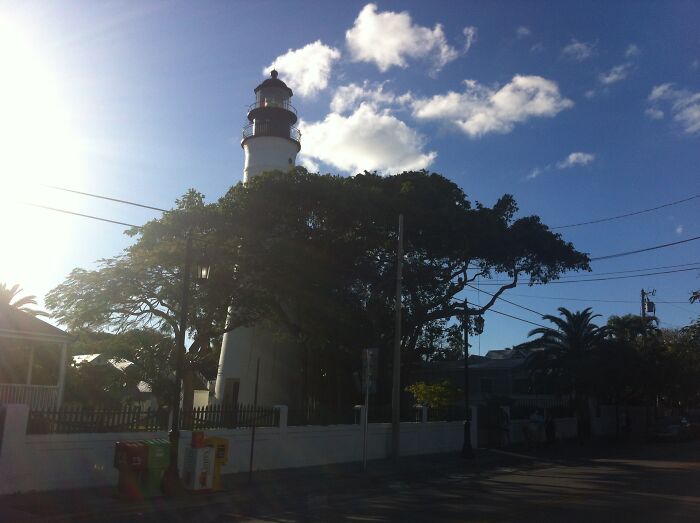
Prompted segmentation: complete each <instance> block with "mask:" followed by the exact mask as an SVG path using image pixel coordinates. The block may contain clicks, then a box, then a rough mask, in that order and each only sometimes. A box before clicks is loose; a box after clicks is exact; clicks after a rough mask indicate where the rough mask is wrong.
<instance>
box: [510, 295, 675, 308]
mask: <svg viewBox="0 0 700 523" xmlns="http://www.w3.org/2000/svg"><path fill="white" fill-rule="evenodd" d="M508 295H509V296H517V297H520V298H530V299H535V300H558V301H582V302H599V303H634V304H637V305H639V300H608V299H604V298H567V297H561V296H535V295H534V294H514V293H508ZM654 303H665V304H669V305H671V304H674V303H676V304H678V305H683V304H686V305H688V302H687V301H659V300H654Z"/></svg>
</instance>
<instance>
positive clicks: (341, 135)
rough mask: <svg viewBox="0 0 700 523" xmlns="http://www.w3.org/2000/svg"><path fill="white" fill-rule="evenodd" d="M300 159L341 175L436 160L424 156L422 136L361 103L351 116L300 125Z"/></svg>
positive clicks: (386, 170) (419, 165)
mask: <svg viewBox="0 0 700 523" xmlns="http://www.w3.org/2000/svg"><path fill="white" fill-rule="evenodd" d="M299 127H300V129H301V132H302V134H303V136H304V148H303V149H302V153H303V154H302V161H303V158H304V157H306V158H311V159H312V161H321V162H324V163H326V164H328V165H332V166H334V167H336V168H338V169H340V170H342V171H344V172H348V173H356V172H359V171H364V170H368V171H374V170H376V171H380V172H382V173H396V172H401V171H405V170H412V169H424V168H427V167H428V166H429V165H430V164H431V163H432V162H433V161H434V160H435V158H436V157H437V153H435V152H432V151H431V152H425V151H424V149H425V145H426V140H425V137H423V135H421V134H420V133H418V132H417V131H415V130H414V129H411V128H410V127H408V126H407V125H406V124H405V123H404V122H402V121H401V120H399V119H398V118H396V117H395V116H393V115H392V114H391V112H390V111H389V110H388V109H385V110H382V111H378V110H377V109H376V108H375V107H373V106H372V105H371V104H368V103H363V104H361V105H360V107H358V108H357V110H355V111H354V112H353V113H352V114H350V115H348V116H343V115H341V114H338V113H330V114H328V115H326V117H325V118H324V119H323V120H321V121H318V122H304V121H302V122H300V124H299Z"/></svg>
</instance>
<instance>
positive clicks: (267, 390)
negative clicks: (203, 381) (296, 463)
mask: <svg viewBox="0 0 700 523" xmlns="http://www.w3.org/2000/svg"><path fill="white" fill-rule="evenodd" d="M292 95H293V93H292V90H291V89H290V88H289V87H287V84H285V83H284V82H283V81H282V80H280V79H279V78H278V74H277V71H275V70H273V71H271V72H270V78H267V79H266V80H265V81H263V82H262V83H261V84H260V85H258V86H257V87H256V88H255V102H254V103H253V104H251V105H250V107H248V122H247V124H246V126H245V127H244V128H243V138H242V140H241V147H242V148H243V151H244V152H245V164H244V167H243V182H244V183H247V182H248V181H249V180H250V179H251V178H253V177H255V176H258V175H260V174H262V173H264V172H269V171H282V172H288V171H291V170H292V169H293V168H294V166H295V161H296V156H297V153H298V152H299V150H300V149H301V143H300V138H301V133H300V132H299V130H298V129H297V128H296V127H294V124H295V123H296V122H297V112H296V109H294V106H292V104H291V103H290V98H291V97H292ZM271 332H274V329H273V328H271V326H270V325H268V324H266V322H262V323H260V324H256V325H254V326H252V327H241V328H238V329H235V330H234V331H231V332H227V333H226V334H225V335H224V339H223V341H222V345H221V355H220V357H219V368H218V371H217V375H216V388H215V392H214V395H215V401H216V403H218V404H223V405H236V404H238V403H244V404H250V403H253V398H254V395H255V381H256V372H257V363H258V361H260V377H259V387H258V403H259V404H261V405H268V406H269V405H289V406H292V407H293V406H296V405H298V404H299V403H300V401H301V394H302V392H301V391H302V387H301V384H302V378H301V376H302V365H303V362H302V358H301V351H300V349H299V347H297V346H296V345H294V344H293V343H291V342H289V341H284V340H282V339H279V338H277V337H275V336H273V335H272V334H271Z"/></svg>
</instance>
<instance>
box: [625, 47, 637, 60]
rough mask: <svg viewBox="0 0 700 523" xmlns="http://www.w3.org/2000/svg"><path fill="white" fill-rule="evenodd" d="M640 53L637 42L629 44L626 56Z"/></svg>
mask: <svg viewBox="0 0 700 523" xmlns="http://www.w3.org/2000/svg"><path fill="white" fill-rule="evenodd" d="M639 53H640V50H639V47H637V45H636V44H630V45H628V46H627V49H625V58H632V57H634V56H638V55H639Z"/></svg>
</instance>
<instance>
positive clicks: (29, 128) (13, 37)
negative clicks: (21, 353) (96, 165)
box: [0, 14, 81, 287]
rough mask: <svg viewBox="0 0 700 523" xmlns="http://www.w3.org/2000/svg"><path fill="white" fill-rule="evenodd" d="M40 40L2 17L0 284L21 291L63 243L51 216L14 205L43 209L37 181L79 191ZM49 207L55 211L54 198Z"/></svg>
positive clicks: (62, 106) (71, 141) (75, 146)
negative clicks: (47, 255)
mask: <svg viewBox="0 0 700 523" xmlns="http://www.w3.org/2000/svg"><path fill="white" fill-rule="evenodd" d="M40 41H41V39H40V38H39V35H34V34H30V33H29V32H27V31H26V30H24V29H23V28H22V27H21V26H20V25H19V24H18V23H16V22H13V20H11V19H7V18H3V15H2V14H0V187H1V188H2V205H0V220H2V222H0V223H2V232H3V243H4V244H5V245H6V246H7V247H9V248H8V249H4V252H3V255H2V256H1V257H0V281H4V280H8V283H12V282H14V281H17V282H19V283H22V284H23V285H24V286H26V287H31V286H32V282H31V281H26V278H31V277H32V274H33V273H34V274H36V270H37V269H38V267H39V265H38V264H39V263H41V260H45V253H46V252H47V251H48V250H53V252H54V253H57V251H56V248H57V247H58V246H60V245H61V243H62V242H63V243H65V242H66V238H65V237H63V238H62V237H60V235H59V234H56V232H57V231H56V230H55V229H56V227H55V226H53V225H52V223H51V222H52V220H55V216H52V215H50V214H49V213H47V212H46V211H41V210H38V209H34V208H29V207H26V206H23V205H21V204H19V202H22V201H28V202H35V203H42V204H47V203H48V202H47V199H46V198H47V195H46V194H44V193H45V192H46V191H44V190H42V189H41V184H43V183H52V184H55V185H67V186H71V187H79V186H80V177H81V173H80V171H81V169H80V167H81V166H80V147H79V142H78V139H77V135H76V133H75V132H74V130H73V129H72V127H71V113H70V111H69V109H68V107H67V104H66V102H65V100H64V99H63V98H62V95H61V91H60V82H59V78H58V76H59V75H58V74H57V73H56V71H54V70H53V68H52V65H53V64H51V63H50V62H49V61H48V60H47V59H46V58H45V57H44V56H43V55H42V52H41V48H40V44H39V42H40ZM51 203H52V204H53V205H54V206H59V205H60V196H58V197H52V200H51ZM38 246H41V247H40V248H39V247H38ZM39 249H40V250H39ZM58 250H59V251H60V250H61V249H60V248H59V249H58ZM42 253H44V255H42ZM37 258H38V259H39V261H37ZM19 280H23V281H19Z"/></svg>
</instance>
